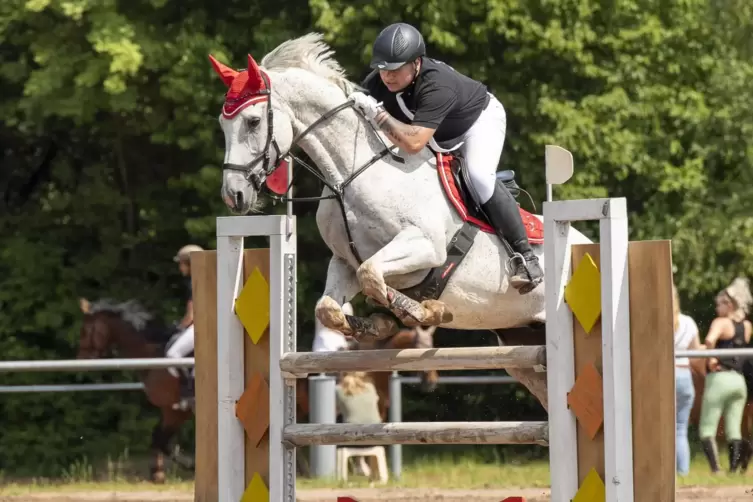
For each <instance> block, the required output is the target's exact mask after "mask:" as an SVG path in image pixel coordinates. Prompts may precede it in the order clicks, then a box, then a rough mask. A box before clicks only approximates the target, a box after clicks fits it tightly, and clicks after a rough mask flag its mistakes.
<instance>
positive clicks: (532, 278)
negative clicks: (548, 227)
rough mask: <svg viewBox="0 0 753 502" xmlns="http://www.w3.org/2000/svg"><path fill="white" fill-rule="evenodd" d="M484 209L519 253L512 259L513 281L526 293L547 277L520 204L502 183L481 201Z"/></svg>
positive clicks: (513, 285) (498, 231)
mask: <svg viewBox="0 0 753 502" xmlns="http://www.w3.org/2000/svg"><path fill="white" fill-rule="evenodd" d="M481 210H482V211H483V212H484V214H486V216H487V218H489V222H490V223H491V224H492V226H493V227H494V230H496V231H497V234H498V235H499V237H500V238H501V239H503V240H504V241H505V242H506V243H507V244H508V245H509V247H510V248H512V251H513V253H515V255H514V256H513V257H512V258H511V259H510V265H511V268H512V270H511V274H512V275H511V276H510V285H511V286H512V287H514V288H515V289H517V290H518V291H519V292H520V294H522V295H524V294H526V293H529V292H530V291H532V290H533V289H534V288H535V287H536V286H538V285H539V283H541V281H543V280H544V271H543V270H541V266H540V265H539V259H538V258H537V257H536V255H534V254H533V250H532V249H531V245H530V244H529V242H528V235H527V234H526V229H525V227H524V226H523V220H521V218H520V212H519V211H518V204H517V203H516V202H515V199H514V198H513V196H512V195H511V194H510V192H509V191H508V190H507V188H506V187H505V186H504V185H503V184H502V183H501V182H499V181H498V182H497V183H495V184H494V193H493V194H492V198H491V199H489V200H488V201H487V202H486V203H485V204H482V205H481Z"/></svg>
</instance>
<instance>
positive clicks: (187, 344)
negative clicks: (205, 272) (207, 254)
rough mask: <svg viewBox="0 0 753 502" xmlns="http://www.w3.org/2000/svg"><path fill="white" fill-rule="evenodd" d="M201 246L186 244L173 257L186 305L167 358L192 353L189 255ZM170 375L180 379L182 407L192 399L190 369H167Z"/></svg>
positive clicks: (192, 333) (191, 302)
mask: <svg viewBox="0 0 753 502" xmlns="http://www.w3.org/2000/svg"><path fill="white" fill-rule="evenodd" d="M203 250H204V249H203V248H202V247H201V246H197V245H196V244H188V245H186V246H183V247H182V248H180V249H179V250H178V254H176V255H175V256H174V257H173V261H174V262H176V263H177V264H178V268H179V269H180V273H181V275H182V276H183V300H184V301H185V304H186V310H185V313H184V314H183V319H181V320H180V322H179V323H178V325H177V326H176V327H177V329H178V331H182V333H180V334H179V335H178V339H177V340H175V342H174V343H173V344H172V346H171V347H170V348H169V349H168V350H167V352H166V354H165V355H166V356H167V357H176V358H180V357H187V356H188V354H190V353H191V352H193V347H194V330H193V289H192V286H191V258H190V256H191V253H193V252H194V251H203ZM168 371H170V373H172V374H173V376H175V377H177V378H179V379H180V400H181V402H180V403H177V406H179V407H183V406H184V405H185V404H186V401H187V400H188V399H191V398H192V397H193V386H192V379H191V377H190V372H191V370H190V368H184V369H183V370H181V371H178V370H176V369H175V368H169V370H168Z"/></svg>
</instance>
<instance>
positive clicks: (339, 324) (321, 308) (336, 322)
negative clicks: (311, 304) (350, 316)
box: [314, 296, 352, 335]
mask: <svg viewBox="0 0 753 502" xmlns="http://www.w3.org/2000/svg"><path fill="white" fill-rule="evenodd" d="M314 315H315V316H316V318H317V319H319V322H321V323H322V324H323V325H324V327H326V328H328V329H331V330H333V331H339V332H340V333H342V334H344V335H350V334H351V333H352V330H351V329H350V326H349V325H348V321H347V319H346V317H345V313H344V312H343V309H342V307H340V304H339V303H337V302H336V301H335V300H333V299H332V298H330V297H329V296H325V297H323V298H322V299H321V300H319V303H318V304H317V306H316V310H315V312H314Z"/></svg>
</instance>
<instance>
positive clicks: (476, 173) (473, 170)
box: [460, 98, 507, 204]
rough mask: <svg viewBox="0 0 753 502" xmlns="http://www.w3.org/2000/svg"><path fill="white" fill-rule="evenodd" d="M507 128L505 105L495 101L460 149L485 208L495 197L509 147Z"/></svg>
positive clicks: (479, 119)
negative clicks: (501, 162) (504, 151)
mask: <svg viewBox="0 0 753 502" xmlns="http://www.w3.org/2000/svg"><path fill="white" fill-rule="evenodd" d="M506 124H507V119H506V115H505V110H504V108H503V107H502V104H501V103H500V102H499V101H497V100H496V99H494V98H492V100H491V101H490V102H489V106H488V107H487V108H486V110H484V112H483V113H482V114H481V116H480V117H479V118H478V120H477V121H476V123H475V124H473V126H472V127H471V128H470V129H469V130H468V132H467V133H466V135H465V138H464V143H463V145H462V146H461V147H460V150H461V153H462V154H463V156H464V157H465V160H466V169H468V174H469V177H470V180H471V183H473V188H474V189H475V190H476V194H477V196H478V199H479V202H480V203H482V204H483V203H484V202H486V201H487V200H489V199H490V198H491V196H492V194H493V193H494V185H495V183H496V173H497V168H498V166H499V159H500V157H501V156H502V148H503V146H504V143H505V131H506Z"/></svg>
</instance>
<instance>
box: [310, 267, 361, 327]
mask: <svg viewBox="0 0 753 502" xmlns="http://www.w3.org/2000/svg"><path fill="white" fill-rule="evenodd" d="M359 291H360V286H359V285H358V279H357V278H356V273H355V271H354V270H353V269H352V268H351V267H350V265H348V263H347V262H346V261H345V260H343V259H342V258H339V257H337V256H333V257H332V258H331V259H330V260H329V267H328V268H327V283H326V284H325V285H324V293H323V294H322V297H321V298H319V301H318V302H316V307H315V308H314V315H315V317H316V329H317V331H318V330H320V329H321V328H322V327H324V328H328V329H331V330H333V331H339V332H341V333H345V330H349V327H348V325H347V321H346V320H345V313H344V312H343V310H342V306H341V304H340V302H343V304H345V303H346V302H349V301H350V300H352V299H353V297H354V296H356V295H357V294H358V292H359ZM346 334H347V333H346Z"/></svg>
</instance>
